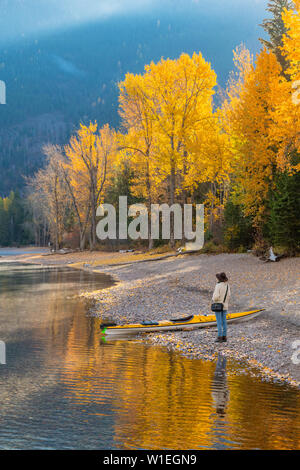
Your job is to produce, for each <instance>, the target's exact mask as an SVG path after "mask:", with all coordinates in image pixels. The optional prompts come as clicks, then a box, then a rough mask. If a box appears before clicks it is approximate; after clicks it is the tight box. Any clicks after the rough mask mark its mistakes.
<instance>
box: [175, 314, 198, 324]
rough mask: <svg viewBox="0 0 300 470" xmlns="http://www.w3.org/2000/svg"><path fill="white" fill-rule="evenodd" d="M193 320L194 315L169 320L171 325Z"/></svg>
mask: <svg viewBox="0 0 300 470" xmlns="http://www.w3.org/2000/svg"><path fill="white" fill-rule="evenodd" d="M193 318H194V315H189V316H188V317H185V318H176V319H175V320H170V321H171V322H173V323H184V322H187V321H191V320H193Z"/></svg>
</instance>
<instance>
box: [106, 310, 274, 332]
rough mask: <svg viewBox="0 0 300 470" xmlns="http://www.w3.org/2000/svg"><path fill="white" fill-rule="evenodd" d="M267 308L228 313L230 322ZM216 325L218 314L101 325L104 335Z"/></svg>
mask: <svg viewBox="0 0 300 470" xmlns="http://www.w3.org/2000/svg"><path fill="white" fill-rule="evenodd" d="M264 310H265V309H264V308H261V309H259V310H251V311H250V312H239V313H229V314H227V321H228V323H232V322H234V321H238V320H239V321H245V320H250V319H251V318H255V317H256V316H257V315H259V314H260V313H261V312H263V311H264ZM215 325H216V316H215V315H214V314H213V313H212V314H210V315H191V316H189V317H185V318H178V319H174V320H164V321H159V322H154V321H145V322H141V323H132V324H128V325H116V324H114V323H102V324H101V325H100V328H101V333H102V334H103V335H127V334H136V333H152V332H154V331H170V330H184V329H194V328H204V327H208V326H215Z"/></svg>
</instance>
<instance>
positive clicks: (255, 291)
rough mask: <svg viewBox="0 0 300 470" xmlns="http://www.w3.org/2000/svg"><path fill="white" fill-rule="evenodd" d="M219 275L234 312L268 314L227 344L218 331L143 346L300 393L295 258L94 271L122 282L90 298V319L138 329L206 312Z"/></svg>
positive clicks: (212, 259) (234, 332)
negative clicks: (222, 365)
mask: <svg viewBox="0 0 300 470" xmlns="http://www.w3.org/2000/svg"><path fill="white" fill-rule="evenodd" d="M221 270H225V271H226V273H227V274H228V275H229V277H230V283H231V289H232V301H231V305H230V310H231V311H233V312H236V311H246V310H251V309H254V308H265V309H266V311H265V312H263V313H262V314H261V315H260V316H259V317H257V318H256V319H253V320H250V321H248V322H240V323H233V324H230V325H229V331H228V342H227V343H222V344H216V343H215V342H214V341H215V338H216V328H204V329H198V330H191V331H180V332H173V333H164V334H152V335H147V336H146V337H143V340H145V338H146V340H147V341H151V342H152V343H153V344H159V345H162V346H165V347H167V348H169V349H170V348H172V349H174V350H176V351H178V352H180V353H182V354H183V355H185V356H187V357H191V358H204V359H212V360H213V359H214V358H215V357H216V356H217V355H218V353H220V352H222V354H223V355H224V356H226V357H228V358H234V359H235V360H241V361H244V362H246V363H247V364H248V365H249V367H251V368H253V367H255V368H257V370H259V371H260V373H262V374H263V375H264V376H265V377H267V378H269V379H274V380H276V381H277V380H280V381H285V382H288V383H289V384H291V385H293V386H296V387H298V388H300V364H294V363H293V361H292V356H293V354H294V353H295V350H294V349H293V343H294V342H295V341H299V340H300V309H299V303H300V289H299V287H300V284H299V279H300V276H299V275H300V258H290V259H284V260H282V261H281V262H280V263H262V262H261V261H259V260H258V259H257V258H255V257H254V256H252V255H251V254H221V255H195V256H178V257H176V258H169V259H165V260H159V261H155V262H143V263H134V264H127V265H122V266H97V267H93V271H95V272H97V271H98V272H103V273H107V274H110V275H112V276H113V277H114V278H115V279H116V280H118V281H119V282H118V283H117V284H116V285H115V286H113V287H111V288H108V289H105V290H102V291H99V292H96V293H92V294H87V296H88V297H92V298H93V299H94V300H95V305H94V308H93V311H92V312H91V314H92V315H94V316H97V317H101V318H103V319H110V320H114V321H117V322H132V321H134V322H136V321H137V322H138V321H142V320H145V319H148V320H162V319H166V318H171V317H174V316H177V317H178V316H179V317H180V316H185V315H189V314H195V313H199V312H201V313H204V312H209V307H210V299H211V295H212V291H213V288H214V283H215V273H216V272H219V271H221ZM298 350H299V347H298ZM298 357H299V358H300V354H299V355H298Z"/></svg>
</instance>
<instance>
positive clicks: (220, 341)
mask: <svg viewBox="0 0 300 470" xmlns="http://www.w3.org/2000/svg"><path fill="white" fill-rule="evenodd" d="M215 343H223V337H222V336H218V337H217V339H216V341H215Z"/></svg>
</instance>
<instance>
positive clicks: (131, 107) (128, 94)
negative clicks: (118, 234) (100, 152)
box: [118, 73, 160, 249]
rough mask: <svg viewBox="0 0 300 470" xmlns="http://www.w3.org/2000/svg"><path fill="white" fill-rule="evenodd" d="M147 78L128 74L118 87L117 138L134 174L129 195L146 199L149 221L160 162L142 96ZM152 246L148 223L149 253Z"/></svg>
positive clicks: (149, 111)
mask: <svg viewBox="0 0 300 470" xmlns="http://www.w3.org/2000/svg"><path fill="white" fill-rule="evenodd" d="M145 81H146V78H145V77H144V76H142V75H133V74H130V73H128V74H127V75H126V77H125V80H124V81H123V82H121V83H120V84H119V90H120V95H119V103H120V108H119V113H120V116H121V118H122V127H123V129H124V130H125V131H126V134H119V139H118V141H119V150H120V155H121V156H122V155H123V156H124V158H129V159H130V164H131V166H132V168H133V170H134V174H135V176H134V178H133V184H132V188H131V190H132V194H133V195H134V196H137V197H142V198H143V199H145V201H146V204H147V207H148V211H149V212H148V213H149V218H150V217H151V215H150V214H151V213H150V209H151V204H153V203H154V202H157V194H158V187H159V183H160V178H159V161H158V158H157V156H158V155H157V144H156V140H157V138H156V134H155V129H154V126H153V118H152V114H151V108H150V106H149V102H148V100H147V97H146V96H145V94H144V90H145V88H146V86H147V85H146V83H145ZM152 246H153V240H152V238H151V230H150V223H149V249H151V248H152Z"/></svg>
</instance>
